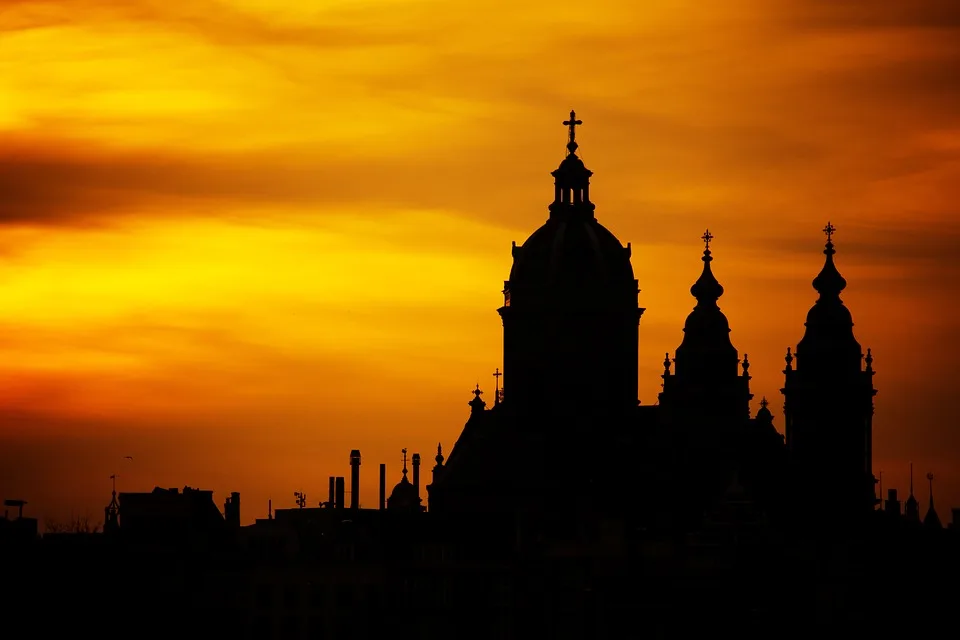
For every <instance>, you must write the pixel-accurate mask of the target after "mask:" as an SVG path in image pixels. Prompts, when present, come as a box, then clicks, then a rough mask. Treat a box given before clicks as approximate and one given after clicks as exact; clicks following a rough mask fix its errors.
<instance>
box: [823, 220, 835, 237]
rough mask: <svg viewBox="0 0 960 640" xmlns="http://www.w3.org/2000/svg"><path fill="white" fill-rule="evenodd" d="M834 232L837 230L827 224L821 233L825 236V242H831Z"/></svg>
mask: <svg viewBox="0 0 960 640" xmlns="http://www.w3.org/2000/svg"><path fill="white" fill-rule="evenodd" d="M836 230H837V228H836V227H835V226H833V225H832V224H830V223H829V222H827V226H825V227H824V228H823V232H824V233H825V234H827V242H833V232H834V231H836Z"/></svg>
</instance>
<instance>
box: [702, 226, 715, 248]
mask: <svg viewBox="0 0 960 640" xmlns="http://www.w3.org/2000/svg"><path fill="white" fill-rule="evenodd" d="M700 239H701V240H703V248H704V249H706V250H707V251H709V250H710V241H711V240H713V234H712V233H710V229H707V230H706V231H704V232H703V235H702V236H700Z"/></svg>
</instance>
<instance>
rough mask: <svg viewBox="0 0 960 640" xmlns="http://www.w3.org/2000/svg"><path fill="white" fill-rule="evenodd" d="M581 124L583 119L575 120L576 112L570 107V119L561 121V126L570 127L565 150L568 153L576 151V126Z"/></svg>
mask: <svg viewBox="0 0 960 640" xmlns="http://www.w3.org/2000/svg"><path fill="white" fill-rule="evenodd" d="M581 124H583V120H577V112H576V111H574V110H573V109H571V110H570V119H569V120H564V121H563V126H565V127H568V128H569V129H570V137H569V140H568V141H567V151H569V152H570V153H576V151H577V147H579V146H580V145H578V144H577V126H579V125H581Z"/></svg>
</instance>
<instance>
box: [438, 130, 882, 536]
mask: <svg viewBox="0 0 960 640" xmlns="http://www.w3.org/2000/svg"><path fill="white" fill-rule="evenodd" d="M564 124H565V125H567V126H568V127H569V141H568V143H567V155H566V157H565V158H564V160H563V161H562V162H561V163H560V166H559V167H558V168H557V170H556V171H554V172H553V177H554V190H553V202H552V203H551V204H550V206H549V218H548V219H547V221H546V222H545V223H544V224H543V226H541V227H540V228H539V229H537V230H536V231H534V233H533V234H532V235H531V236H530V237H529V238H528V239H527V241H526V242H524V243H523V244H522V245H519V246H518V245H516V244H514V247H513V268H512V269H511V272H510V279H509V280H507V281H506V282H504V287H503V296H504V302H503V306H502V307H500V308H499V309H498V313H499V314H500V316H501V318H502V319H503V374H502V375H503V387H502V389H500V388H499V380H498V388H497V389H496V395H495V396H494V398H493V406H492V407H490V408H487V407H486V404H485V403H484V401H483V400H482V399H481V397H480V394H481V392H480V390H479V387H478V389H477V390H476V398H475V399H474V400H473V401H471V403H470V405H471V408H472V411H471V415H470V418H469V420H468V421H467V423H466V426H465V427H464V429H463V432H462V434H461V435H460V437H459V439H458V440H457V443H456V446H455V447H454V448H453V451H452V452H451V454H450V456H449V459H448V460H447V461H446V463H445V464H442V465H438V466H437V468H436V469H435V471H434V479H433V482H432V484H431V485H430V486H429V487H428V491H429V507H430V510H431V511H436V512H459V513H464V512H469V513H477V512H490V513H493V512H510V511H513V512H520V513H524V514H525V516H526V517H528V518H533V520H534V521H536V519H537V517H538V516H543V517H544V518H545V522H548V523H549V522H551V521H552V517H551V514H555V513H556V512H561V513H566V512H568V511H569V510H570V509H571V508H573V509H589V510H592V511H597V512H601V513H602V512H604V511H606V512H609V513H617V512H622V511H624V510H625V509H626V510H636V511H637V513H638V514H640V516H639V517H641V518H642V519H644V520H646V523H647V524H649V525H654V524H657V525H662V526H666V527H668V528H674V529H677V530H687V529H689V528H690V527H692V526H693V527H695V526H697V525H698V523H700V522H701V521H702V519H703V517H704V516H705V514H706V513H707V511H708V510H709V509H710V508H711V507H712V506H713V505H714V504H715V503H716V502H717V501H718V500H721V498H723V496H724V495H726V492H727V490H728V488H729V487H730V486H731V483H740V484H742V487H743V489H744V491H745V492H746V495H748V496H750V499H751V500H752V501H754V502H755V503H756V506H757V508H758V509H759V510H760V511H762V512H763V513H764V514H765V515H766V516H767V517H771V518H775V519H776V518H789V517H790V516H791V513H790V510H788V509H785V508H784V507H785V505H788V504H796V500H797V499H800V498H801V497H802V496H804V495H821V496H828V495H829V496H830V498H829V499H828V500H824V501H823V509H822V513H821V515H824V516H829V517H835V518H857V517H858V516H863V515H865V514H867V513H869V512H871V511H872V510H873V509H874V506H875V504H876V497H875V494H874V482H875V481H874V477H873V473H872V469H871V456H872V453H871V440H872V436H871V433H872V428H871V427H872V415H873V396H874V394H875V393H876V391H875V390H874V389H873V384H872V376H873V369H872V362H873V358H872V355H871V353H870V350H869V349H868V350H867V355H866V356H864V354H863V353H862V350H861V347H860V344H859V343H858V342H857V340H856V339H855V338H854V335H853V329H852V328H853V322H852V319H851V315H850V312H849V311H848V310H847V308H846V307H845V306H844V304H843V302H842V301H841V299H840V292H841V291H842V290H843V289H844V287H845V286H846V282H845V281H844V279H843V277H842V276H841V275H840V273H839V272H838V271H837V268H836V265H835V264H834V253H835V250H834V244H833V240H832V235H833V232H834V231H835V229H834V227H833V226H832V225H830V224H828V225H827V227H826V229H825V230H824V231H825V232H826V234H827V244H826V249H825V251H824V254H825V255H826V261H825V264H824V266H823V268H822V270H821V272H820V274H819V275H817V276H816V278H815V279H814V280H813V286H814V288H815V289H816V291H817V292H818V293H819V298H818V299H817V301H816V302H815V303H814V305H813V307H812V308H811V309H810V312H809V313H808V315H807V321H806V331H805V333H804V335H803V338H802V339H801V340H800V342H799V343H798V344H797V348H796V350H795V351H794V350H792V349H787V356H786V368H785V370H784V374H785V383H784V388H783V394H784V397H785V401H784V419H785V430H786V441H784V439H783V437H782V436H780V434H779V433H778V432H777V430H776V429H775V428H774V426H773V415H772V413H771V412H770V410H769V409H768V407H767V405H768V403H767V401H766V399H764V400H763V401H762V402H761V407H760V409H759V410H758V411H757V413H756V415H751V410H750V402H751V399H752V398H753V395H752V394H751V392H750V375H749V367H750V364H749V361H748V358H747V356H746V355H744V356H743V358H742V359H741V358H740V356H739V353H738V351H737V349H736V347H735V346H734V345H733V344H732V343H731V341H730V326H729V323H728V322H727V318H726V317H725V316H724V314H723V312H722V311H721V310H720V307H719V306H718V300H719V298H720V297H721V296H722V295H723V286H722V285H721V284H720V283H719V282H718V281H717V278H716V277H715V276H714V273H713V270H712V267H711V263H712V261H713V255H712V252H711V249H710V242H711V240H712V239H713V236H712V235H711V234H710V232H709V230H708V231H707V232H706V233H705V234H704V235H703V238H702V239H703V240H704V242H705V245H706V248H705V250H704V252H703V258H702V259H703V273H702V274H701V276H700V278H699V279H698V280H697V281H696V282H695V283H694V284H693V286H692V287H691V288H690V293H691V294H692V295H693V297H694V299H695V301H696V305H695V306H694V308H693V310H692V312H691V313H690V315H689V316H688V317H687V320H686V323H685V325H684V328H683V341H682V342H681V344H680V345H679V346H678V347H677V349H676V353H675V354H674V357H673V358H672V359H671V357H670V354H669V353H668V354H667V356H666V358H665V360H664V362H663V366H664V372H663V391H662V393H660V396H659V401H658V403H657V404H655V405H651V406H644V405H641V404H640V402H639V400H638V397H637V388H638V379H637V372H638V334H639V323H640V319H641V317H642V316H643V313H644V308H643V307H641V306H639V304H638V300H637V298H638V293H639V288H638V282H637V280H636V278H635V277H634V272H633V268H632V266H631V263H630V253H631V251H630V245H629V244H627V246H626V247H624V246H623V245H622V244H621V243H620V241H619V240H618V239H617V238H616V236H614V235H613V233H611V232H610V231H609V230H607V229H606V228H605V227H604V226H603V225H602V224H600V222H599V221H598V220H597V218H596V216H595V209H596V207H595V205H594V204H593V202H592V201H591V199H590V177H591V175H592V172H591V171H590V170H589V169H587V168H586V166H584V163H583V161H582V160H581V159H580V157H578V155H577V148H578V144H577V141H576V127H577V126H578V125H580V124H581V121H579V120H577V119H576V115H575V113H574V112H571V113H570V119H569V120H568V121H566V122H564ZM497 373H498V374H499V370H498V372H497ZM498 378H499V375H498Z"/></svg>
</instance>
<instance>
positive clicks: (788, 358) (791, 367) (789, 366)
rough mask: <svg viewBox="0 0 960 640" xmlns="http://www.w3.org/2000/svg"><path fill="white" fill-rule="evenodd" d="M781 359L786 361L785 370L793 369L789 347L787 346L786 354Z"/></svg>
mask: <svg viewBox="0 0 960 640" xmlns="http://www.w3.org/2000/svg"><path fill="white" fill-rule="evenodd" d="M783 359H784V360H786V361H787V371H790V370H791V369H793V353H792V352H791V351H790V347H787V355H786V356H785V357H784V358H783Z"/></svg>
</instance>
